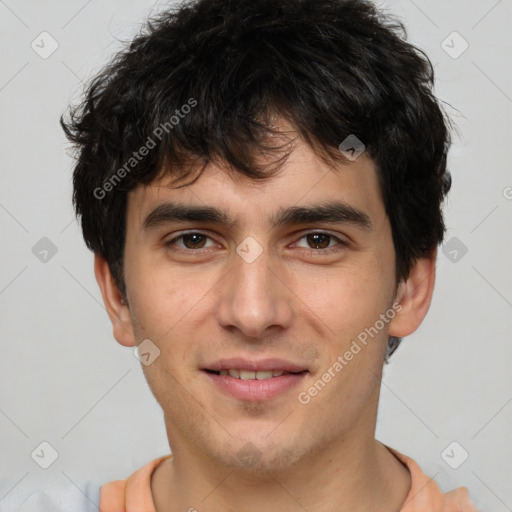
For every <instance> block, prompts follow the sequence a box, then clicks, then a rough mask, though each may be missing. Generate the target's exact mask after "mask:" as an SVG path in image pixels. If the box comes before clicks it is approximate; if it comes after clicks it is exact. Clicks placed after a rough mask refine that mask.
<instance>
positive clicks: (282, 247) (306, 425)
mask: <svg viewBox="0 0 512 512" xmlns="http://www.w3.org/2000/svg"><path fill="white" fill-rule="evenodd" d="M290 130H291V128H290ZM292 133H293V132H292ZM170 184H171V179H170V176H165V177H164V178H161V179H159V180H157V181H155V182H153V183H151V184H150V185H148V186H145V187H143V186H139V187H138V188H136V189H135V190H133V191H132V192H130V193H129V196H128V207H127V233H126V246H125V256H124V265H125V282H126V290H127V304H123V302H122V300H121V295H120V293H119V290H118V289H117V287H116V286H115V284H114V281H113V279H112V275H111V273H110V270H109V267H108V264H107V263H106V261H105V260H104V259H103V258H102V257H100V256H99V255H96V257H95V274H96V278H97V281H98V284H99V286H100V288H101V292H102V295H103V299H104V302H105V305H106V309H107V311H108V314H109V316H110V319H111V321H112V325H113V331H114V337H115V338H116V340H117V341H118V342H119V343H120V344H121V345H123V346H127V347H133V346H135V345H138V344H139V343H140V342H141V341H142V340H144V339H150V340H151V341H152V342H153V343H154V344H155V345H156V346H158V348H159V350H160V351H161V352H160V355H159V357H157V358H156V359H155V360H154V362H153V363H152V364H150V365H148V366H145V365H143V366H142V368H143V371H144V373H145V376H146V379H147V381H148V384H149V386H150V388H151V390H152V392H153V394H154V395H155V397H156V399H157V400H158V402H159V403H160V405H161V407H162V409H163V412H164V418H165V424H166V430H167V436H168V440H169V445H170V447H171V450H172V453H173V457H172V458H170V459H168V460H166V461H165V462H164V463H162V464H161V465H160V466H158V468H157V469H156V471H155V472H154V473H153V477H152V481H151V489H152V493H153V499H154V501H155V506H156V509H157V510H158V511H164V510H165V511H170V512H174V511H184V510H189V509H191V508H192V507H194V508H195V509H196V510H198V511H201V512H202V511H217V510H223V511H230V510H233V511H235V510H236V511H243V512H253V511H261V510H268V509H269V508H268V506H269V503H271V504H272V510H279V511H283V512H288V511H290V512H291V511H301V510H308V511H310V512H331V511H333V510H336V511H338V512H348V511H351V512H352V511H353V510H359V511H373V510H375V511H377V510H379V511H380V512H387V511H389V512H396V511H397V510H399V509H400V508H401V506H402V504H403V503H404V501H405V498H406V496H407V494H408V492H409V489H410V486H411V479H410V474H409V472H408V470H407V468H406V467H405V466H404V465H403V464H402V463H400V462H399V461H398V460H397V459H396V458H395V457H394V456H393V455H392V454H391V453H390V452H389V451H388V450H387V449H386V448H385V447H384V446H383V445H382V444H381V443H379V442H378V441H376V440H375V426H376V416H377V407H378V399H379V391H380V381H381V377H382V368H383V361H384V354H385V348H386V344H387V338H388V336H389V335H394V336H407V335H409V334H411V333H412V332H414V331H415V330H416V329H417V328H418V326H419V325H420V324H421V322H422V320H423V318H424V317H425V315H426V314H427V311H428V309H429V306H430V301H431V297H432V293H433V288H434V281H435V259H436V251H435V250H434V251H433V252H432V254H431V256H430V257H429V258H422V259H419V260H418V261H417V262H416V263H415V264H414V266H413V268H412V270H411V272H410V275H409V277H408V279H407V280H405V281H403V282H401V283H400V284H399V286H398V287H396V286H395V285H396V283H395V279H394V275H395V274H394V265H395V251H394V247H393V242H392V237H391V227H390V224H389V219H388V217H387V216H386V214H385V210H384V205H383V202H382V198H381V195H380V191H379V186H378V181H377V174H376V171H375V167H374V164H373V162H372V161H371V160H370V159H369V158H367V156H366V155H365V153H363V154H362V155H361V156H359V158H357V160H355V161H352V162H347V163H346V164H341V163H340V164H336V166H335V167H334V168H333V167H329V166H328V165H327V164H326V163H325V162H324V161H323V160H321V159H320V158H319V157H318V156H317V155H316V154H315V153H314V151H313V150H312V149H311V147H309V146H308V145H307V144H306V143H305V142H304V141H303V140H301V138H300V137H299V136H298V135H297V137H296V138H295V139H294V149H293V151H292V153H291V154H290V156H289V157H288V159H287V161H286V163H285V164H284V165H283V167H282V168H281V169H280V171H279V173H278V174H277V175H276V176H274V177H272V178H271V179H270V180H269V181H267V182H265V183H263V184H261V183H260V184H255V183H252V182H251V181H250V180H248V179H245V178H244V179H242V178H236V176H233V175H230V174H229V173H227V172H225V170H224V169H222V168H219V167H217V166H215V165H212V164H211V165H209V166H208V167H207V168H206V170H205V172H204V173H203V175H202V176H201V177H200V178H199V179H198V180H197V181H196V182H195V183H194V184H192V185H189V186H186V187H184V188H181V189H173V188H171V186H170ZM331 199H332V200H334V199H337V200H340V199H341V200H343V201H345V202H347V203H349V204H351V205H353V206H354V207H356V208H358V209H360V210H363V211H364V212H365V213H367V215H368V216H369V217H370V219H371V221H372V223H373V225H374V229H373V230H372V231H364V230H362V229H361V228H360V227H358V226H356V225H351V224H346V223H339V224H334V225H333V224H327V223H325V222H321V223H315V224H304V225H292V226H279V227H275V228H274V227H272V225H271V224H270V221H269V216H270V215H271V214H273V213H276V212H277V211H278V209H279V208H281V207H287V206H299V205H300V206H304V205H312V204H317V203H320V202H323V201H326V200H331ZM171 200H172V201H179V202H180V203H183V204H190V205H197V206H204V205H209V206H215V207H218V208H222V209H225V210H226V211H227V212H228V213H229V215H230V216H232V217H233V218H234V219H236V220H237V221H238V225H237V226H236V227H229V226H227V225H210V224H204V223H200V222H180V223H178V222H174V223H168V224H166V225H161V226H159V227H157V228H155V229H153V230H144V229H143V227H142V223H143V221H144V219H145V217H146V216H147V215H148V213H149V212H151V211H152V210H153V209H154V208H155V207H156V206H158V205H159V204H161V203H163V202H165V201H171ZM186 230H187V231H190V230H193V231H198V232H200V233H201V234H204V235H206V237H207V238H204V239H201V238H199V241H200V242H201V243H202V244H203V245H202V250H203V251H206V252H205V253H203V254H201V255H197V254H194V253H193V251H194V250H197V249H194V248H190V247H193V245H192V244H191V243H190V241H189V242H188V245H185V241H184V239H178V240H176V241H175V242H173V244H174V245H170V242H171V240H173V239H175V238H176V237H178V236H179V235H180V234H183V232H184V231H186ZM311 232H322V233H326V234H330V235H332V236H333V237H334V238H330V239H328V240H327V245H328V246H329V247H334V246H335V247H337V248H339V251H337V252H333V253H331V254H326V253H322V252H321V251H325V249H323V248H315V246H314V243H315V241H314V240H313V241H309V242H308V238H307V237H305V235H306V234H308V233H311ZM249 236H250V237H253V238H254V239H256V240H257V241H258V243H259V244H260V246H261V248H262V249H263V252H262V253H261V254H260V256H259V257H258V258H257V259H256V260H255V261H253V262H252V263H247V262H246V261H244V260H243V259H242V258H241V257H240V256H239V255H238V254H237V252H236V248H237V246H238V245H239V244H240V243H241V242H242V241H243V240H244V239H245V238H246V237H249ZM335 237H338V238H339V239H340V240H344V241H347V242H348V245H347V246H342V245H337V244H338V243H339V242H338V240H337V239H336V238H335ZM196 240H197V239H196ZM196 243H197V242H196ZM170 247H174V248H177V249H179V248H181V249H182V251H187V250H188V253H185V252H182V253H177V252H173V251H171V250H170ZM187 248H188V249H187ZM308 250H309V251H310V252H311V251H316V252H315V254H313V255H311V254H308ZM395 291H396V294H395V293H394V292H395ZM395 301H397V302H399V303H400V305H401V310H400V312H396V313H395V316H394V318H393V319H392V320H391V321H389V322H388V323H386V324H385V327H384V328H383V329H382V330H381V331H379V333H378V335H377V336H375V337H374V338H373V339H371V341H369V343H368V344H367V345H366V346H364V348H362V350H361V351H360V352H359V353H358V354H357V355H355V356H354V357H353V359H352V360H351V361H350V362H349V363H348V364H347V365H346V366H345V367H344V368H343V370H342V371H341V372H339V373H337V374H336V377H335V378H333V379H332V380H331V381H330V382H329V383H328V384H327V385H326V386H325V387H324V388H323V389H322V391H321V392H320V393H318V395H317V396H315V397H314V398H313V399H311V401H310V402H309V403H308V404H307V405H304V404H301V403H300V402H299V401H298V399H297V396H298V394H299V393H300V392H301V391H304V390H307V389H308V388H309V387H311V386H312V385H313V383H314V382H315V381H317V380H318V379H319V378H321V376H322V374H323V373H324V372H326V371H327V370H328V368H329V367H332V365H333V363H334V362H335V361H336V360H337V358H338V356H340V355H343V354H344V353H345V352H346V351H347V350H348V349H349V347H350V345H351V343H352V340H354V339H355V338H356V337H357V335H358V334H359V333H361V332H362V331H364V330H365V328H368V327H370V326H373V325H374V324H375V322H376V321H377V320H378V319H379V317H380V315H381V314H382V313H385V312H386V311H388V310H389V309H390V308H391V307H392V304H393V303H394V302H395ZM233 356H243V357H246V358H247V359H251V358H253V359H258V360H261V359H263V358H265V357H279V358H283V359H286V360H288V361H292V362H294V363H297V364H300V365H302V366H304V367H305V368H307V369H308V372H309V373H307V374H306V376H305V377H304V378H303V380H302V382H301V384H300V386H299V387H296V388H294V389H292V390H288V391H286V392H285V393H283V394H282V395H280V396H278V397H275V398H273V399H270V400H266V401H263V402H260V403H256V402H254V401H248V400H247V401H246V400H238V399H235V398H233V397H230V396H226V395H225V394H223V393H221V392H220V391H219V390H218V389H217V388H216V387H215V386H214V385H213V384H212V383H211V379H210V378H209V377H208V376H207V375H206V374H205V373H204V372H203V371H202V370H201V368H204V365H205V364H206V363H208V362H212V361H215V360H217V359H219V358H223V357H233ZM248 443H252V444H251V445H248ZM248 446H249V447H250V449H251V450H253V453H256V454H257V457H256V458H255V460H254V461H253V464H252V465H250V464H248V463H247V460H246V459H243V458H242V457H240V456H239V455H238V454H239V452H240V450H242V449H244V447H245V450H247V449H248Z"/></svg>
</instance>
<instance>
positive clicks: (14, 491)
mask: <svg viewBox="0 0 512 512" xmlns="http://www.w3.org/2000/svg"><path fill="white" fill-rule="evenodd" d="M163 5H164V3H162V2H157V3H156V4H154V3H153V2H151V1H149V0H146V1H145V0H137V1H121V0H115V1H109V2H105V1H103V2H100V1H99V0H89V1H75V0H73V1H70V0H67V1H60V2H59V1H57V0H52V1H45V2H36V1H35V0H33V1H22V0H19V1H16V0H5V1H2V0H0V37H1V41H0V42H1V47H2V60H1V66H0V112H1V116H0V123H1V124H0V130H1V137H0V162H1V167H0V172H1V187H0V223H1V224H0V225H1V228H2V246H1V247H2V251H1V266H0V314H1V322H0V330H1V331H0V332H1V344H2V345H1V346H2V351H1V357H0V376H1V377H0V379H1V385H0V510H7V508H8V507H9V504H10V505H11V506H12V504H13V503H16V502H17V500H18V501H19V500H21V499H22V498H23V496H28V495H29V494H30V493H31V492H33V491H34V490H38V489H46V490H48V492H54V493H57V494H58V492H60V491H59V489H63V488H66V489H67V492H71V493H81V492H83V491H84V488H85V483H86V482H88V481H93V482H94V483H97V484H98V485H100V484H102V483H105V482H106V481H109V480H114V479H120V478H126V477H127V476H128V475H129V474H131V473H132V472H133V471H134V470H135V469H137V468H139V467H141V466H142V465H143V464H145V463H146V462H148V461H149V460H150V459H152V458H154V457H157V456H160V455H164V454H165V453H168V444H167V439H166V435H165V429H164V423H163V419H162V413H161V410H160V408H159V406H158V405H157V404H156V401H155V399H154V398H153V396H152V395H151V393H150V391H149V388H148V386H147V384H146V382H145V380H144V377H143V374H142V371H141V368H140V363H139V361H138V360H137V359H136V358H135V357H134V355H133V353H132V349H130V348H125V347H121V346H120V345H118V344H117V343H116V342H115V340H114V339H113V337H112V330H111V326H110V322H109V320H108V318H107V314H106V312H105V310H104V308H103V304H102V300H101V295H100V292H99V289H98V287H97V284H96V282H95V279H94V274H93V266H92V264H93V256H92V254H91V253H90V252H89V251H88V250H87V249H86V248H85V245H84V243H83V241H82V239H81V234H80V232H79V228H78V225H77V223H76V221H75V220H74V216H73V211H72V207H71V166H72V160H71V158H70V157H69V155H68V153H69V151H68V150H67V149H66V148H68V146H67V143H66V141H65V138H64V135H63V133H62V131H61V128H60V126H59V124H58V118H59V116H60V114H61V113H62V112H63V111H64V109H65V108H66V106H67V104H68V103H69V102H70V101H71V102H72V101H75V100H76V99H77V98H78V97H79V93H80V88H81V84H82V82H83V81H86V80H87V79H88V78H89V77H90V76H91V75H92V73H93V72H94V71H97V70H98V69H99V68H100V66H101V65H103V64H104V63H105V62H106V61H107V59H108V58H109V56H110V55H111V54H112V53H113V52H114V51H115V50H117V49H119V48H120V47H121V42H120V41H121V40H128V39H129V38H130V37H131V36H132V35H133V34H134V33H135V31H137V30H138V28H139V27H140V24H141V23H142V22H143V20H144V18H145V16H146V15H147V14H148V13H150V12H151V11H152V10H158V9H160V8H162V6H163ZM379 5H381V6H383V5H384V6H386V7H387V8H389V9H390V10H391V11H392V12H394V13H396V14H397V15H399V16H400V17H401V18H402V19H403V20H404V21H405V24H406V26H407V27H408V32H409V40H410V41H411V42H413V43H414V44H416V45H418V46H419V47H420V48H422V49H424V50H425V51H426V52H427V54H428V55H429V57H430V58H431V60H432V62H433V63H434V66H435V71H436V73H437V80H436V93H437V95H438V96H439V97H440V98H441V99H442V100H443V101H445V102H447V103H449V104H450V105H452V106H453V107H454V108H450V107H447V109H448V112H449V114H450V115H451V116H452V118H453V120H454V121H455V123H456V124H457V126H458V131H459V135H458V136H457V134H454V146H453V148H452V151H451V154H450V159H449V166H450V170H451V172H452V176H453V187H452V191H451V192H450V196H449V200H448V202H447V204H446V210H445V211H446V221H447V225H448V228H449V230H448V233H447V241H450V240H451V239H452V238H453V237H456V238H457V239H458V240H459V242H457V240H455V241H453V240H452V241H451V242H450V243H452V244H454V243H459V245H460V244H464V246H466V247H467V253H466V254H465V255H463V256H461V254H462V253H461V252H460V251H459V253H458V259H457V261H456V262H453V261H451V260H450V259H449V258H448V257H447V256H446V255H445V254H443V252H442V251H441V249H440V251H439V256H438V266H437V283H436V290H435V293H434V299H433V302H432V305H431V308H430V311H429V314H428V316H427V318H426V320H425V321H424V323H423V324H422V326H421V327H420V328H419V330H418V331H417V332H416V333H414V334H413V335H411V336H409V337H407V338H406V339H405V340H404V341H403V343H402V346H401V347H400V348H399V349H398V351H397V352H396V353H395V354H394V356H393V357H392V358H391V364H390V365H389V366H387V367H386V368H385V376H384V379H383V384H382V394H381V403H380V409H379V419H378V427H377V438H378V439H379V440H381V441H382V442H384V443H386V444H388V445H389V446H392V447H394V448H396V449H398V450H399V451H401V452H402V453H405V454H407V455H409V456H411V457H413V458H414V459H415V460H416V461H417V462H418V463H419V464H420V466H421V467H422V469H423V470H424V471H425V472H426V473H427V474H429V476H432V477H434V478H435V480H436V481H437V482H438V483H439V485H440V486H441V488H442V489H443V490H445V491H447V490H449V489H451V488H453V487H455V486H459V485H465V486H467V487H468V489H469V491H470V494H471V496H472V498H473V500H474V501H475V503H476V504H477V505H478V506H479V507H480V508H481V509H482V510H486V511H496V512H505V511H507V510H512V462H511V461H512V439H511V437H512V429H511V424H512V403H511V402H512V377H511V372H510V366H511V361H512V343H511V334H510V333H511V331H512V272H511V270H510V261H511V259H510V254H511V250H512V229H511V219H512V173H511V162H512V149H511V147H512V128H511V122H510V121H511V112H512V69H511V66H512V65H511V63H512V58H511V53H512V35H511V33H512V32H511V29H510V26H511V21H512V1H510V0H501V1H496V0H482V1H476V0H473V1H467V0H456V1H440V0H437V1H431V2H428V1H426V0H415V1H412V0H394V1H388V2H379ZM43 31H47V32H48V33H49V34H51V36H52V37H53V38H54V39H55V40H56V41H57V42H58V45H59V46H58V49H57V50H56V51H55V52H54V53H53V54H52V55H51V56H50V57H48V58H47V59H43V58H41V57H40V56H39V55H38V54H37V53H36V52H35V51H34V50H33V49H32V48H31V43H32V41H33V40H36V42H37V41H39V40H40V39H38V37H39V34H40V33H41V32H43ZM453 31H457V32H458V33H459V34H460V35H461V36H462V37H463V38H464V40H466V41H467V42H468V44H469V47H468V49H467V50H466V51H465V52H464V53H462V55H460V56H458V58H453V57H452V56H450V55H448V54H447V53H446V52H445V50H444V49H443V48H442V46H441V45H442V42H443V41H444V40H446V41H447V42H446V43H444V44H445V45H449V46H452V47H453V48H451V50H450V51H451V52H452V54H453V53H454V52H458V51H460V49H461V48H462V46H461V44H463V43H462V41H460V40H458V39H457V36H453V35H451V34H452V32H453ZM448 36H450V37H449V38H448V39H446V38H447V37H448ZM454 38H455V39H454ZM39 44H41V43H39ZM47 44H48V42H47ZM45 47H46V48H48V46H45ZM507 187H508V188H507ZM42 237H48V238H49V239H50V240H51V241H52V242H53V244H55V246H56V248H57V253H56V254H55V255H54V256H53V257H51V258H49V259H48V261H47V262H46V263H45V262H42V261H40V260H39V259H38V258H37V257H36V256H35V255H34V254H33V252H32V248H33V247H34V245H35V244H36V243H37V242H38V241H39V240H40V239H41V238H42ZM454 247H455V246H454ZM446 248H447V249H448V250H450V251H453V247H452V246H449V245H447V247H446ZM448 250H447V251H446V252H448ZM452 256H453V255H452ZM43 441H46V442H48V443H49V444H50V445H51V446H53V447H54V449H55V450H56V451H57V452H58V458H57V460H56V461H55V462H54V463H53V464H52V465H51V466H50V467H49V468H48V469H46V470H44V469H42V468H41V467H39V466H38V465H37V464H36V463H35V462H34V460H33V459H32V457H31V453H32V452H33V451H34V450H35V449H36V448H37V447H38V446H39V445H40V443H41V442H43ZM453 441H456V442H457V443H459V444H460V446H462V447H463V449H465V450H466V451H467V452H468V453H469V458H468V459H467V460H466V461H465V462H464V463H463V464H462V465H461V466H460V467H459V468H458V469H452V468H451V467H450V466H449V465H448V464H447V463H446V462H445V461H444V460H443V458H442V456H441V453H442V452H443V450H444V449H445V448H446V447H447V446H448V445H450V443H452V442H453ZM46 453H49V452H48V450H47V451H46ZM448 453H449V454H450V455H452V460H455V461H456V460H457V458H458V457H460V448H456V450H455V451H454V452H451V451H450V450H449V452H448ZM452 464H453V462H452Z"/></svg>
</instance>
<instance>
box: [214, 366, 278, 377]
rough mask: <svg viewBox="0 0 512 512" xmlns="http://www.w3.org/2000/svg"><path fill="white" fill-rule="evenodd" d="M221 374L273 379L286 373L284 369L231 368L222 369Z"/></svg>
mask: <svg viewBox="0 0 512 512" xmlns="http://www.w3.org/2000/svg"><path fill="white" fill-rule="evenodd" d="M219 375H222V376H227V375H229V376H230V377H234V378H235V379H242V380H255V379H256V380H266V379H271V378H272V377H280V376H281V375H284V372H283V371H282V370H268V371H259V372H253V371H250V370H237V369H234V368H230V369H229V370H220V371H219Z"/></svg>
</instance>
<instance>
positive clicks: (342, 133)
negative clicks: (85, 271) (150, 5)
mask: <svg viewBox="0 0 512 512" xmlns="http://www.w3.org/2000/svg"><path fill="white" fill-rule="evenodd" d="M406 39H407V33H406V29H405V27H404V25H403V23H402V22H401V21H399V20H398V19H396V18H395V17H393V16H391V15H389V13H386V14H384V12H383V11H382V10H379V9H377V8H376V7H375V5H374V4H373V3H372V2H370V1H366V0H198V1H188V2H185V3H182V4H180V5H174V6H170V7H169V8H168V9H166V10H165V11H163V12H161V13H160V14H158V15H156V16H154V17H153V18H152V19H150V20H149V21H148V22H147V24H146V25H145V27H144V29H143V30H142V31H141V33H140V34H139V35H138V36H136V37H135V39H134V40H133V41H132V42H131V44H129V45H128V46H127V47H126V48H125V49H124V50H123V51H121V52H119V53H118V54H116V55H115V57H114V58H113V59H112V61H111V62H110V63H109V64H108V65H107V66H106V67H104V68H103V70H102V71H101V72H100V73H98V74H97V75H96V76H95V77H94V78H93V79H92V80H91V82H90V83H89V84H88V86H87V89H86V91H85V95H84V99H83V102H82V103H80V104H78V105H76V106H74V107H71V108H70V111H69V116H68V119H67V120H65V118H64V116H62V117H61V120H60V122H61V125H62V127H63V129H64V131H65V133H66V136H67V137H68V139H69V140H70V141H71V142H72V143H74V148H75V150H76V153H77V160H76V164H75V166H74V173H73V187H74V192H73V204H74V207H75V211H76V214H77V217H79V218H80V220H81V226H82V231H83V236H84V239H85V242H86V244H87V247H88V248H89V249H91V250H92V251H94V252H95V253H99V254H100V255H102V256H103V257H104V258H105V259H106V260H107V262H108V264H109V267H110V269H111V271H112V274H113V277H114V279H115V282H116V284H117V286H118V288H119V290H120V292H121V294H122V295H123V297H125V298H126V289H125V284H124V277H123V253H124V243H125V232H126V204H127V192H128V191H130V190H132V189H134V188H135V187H137V186H138V185H139V184H148V183H150V182H152V181H154V180H155V179H157V178H159V177H161V176H162V175H164V174H168V173H172V175H173V176H176V182H181V181H182V180H185V179H186V178H188V177H190V176H191V175H192V172H193V171H195V170H197V169H200V172H199V174H196V173H195V172H194V173H193V174H194V175H195V178H194V179H193V181H192V183H193V182H194V181H195V180H196V179H197V178H198V177H199V176H200V174H201V172H202V171H203V170H204V168H205V166H206V165H207V164H208V163H212V162H213V163H220V164H223V165H224V166H225V167H226V168H228V169H230V172H238V173H242V174H244V175H246V176H247V177H249V178H251V179H253V180H256V181H262V180H265V179H267V178H269V177H271V176H272V175H273V173H274V171H275V170H277V169H278V168H279V166H280V165H281V164H282V163H283V162H284V161H285V160H286V157H287V155H288V154H289V152H285V153H284V154H283V151H282V150H283V148H286V146H283V145H280V146H279V145H277V146H276V145H274V146H272V145H270V144H269V143H268V141H269V140H276V138H274V139H271V138H270V137H268V135H269V134H271V133H272V132H274V128H273V127H272V126H273V124H272V119H275V115H278V116H280V117H281V118H283V119H285V120H286V121H287V122H288V123H290V124H291V125H292V126H293V127H294V129H295V130H296V131H297V132H298V133H299V134H300V135H301V136H302V137H303V138H304V139H305V141H306V142H307V143H308V144H309V145H310V146H311V147H312V148H313V149H314V150H315V152H316V154H317V155H319V156H321V157H322V158H323V159H325V160H327V161H330V162H336V161H345V162H346V161H347V160H346V159H345V156H344V154H343V153H342V152H341V151H340V150H339V145H340V143H341V142H342V141H343V140H344V139H345V138H346V137H347V136H348V135H355V136H356V137H357V138H358V139H359V140H360V141H362V142H363V143H364V145H365V148H366V154H367V155H368V156H369V157H370V158H371V159H372V161H373V162H374V164H375V166H376V170H377V173H378V177H379V183H380V187H381V192H382V197H383V201H384V206H385V210H386V213H387V215H388V217H389V220H390V224H391V229H392V235H393V243H394V248H395V252H396V272H395V273H396V283H397V284H398V283H399V282H400V281H401V280H403V279H405V278H406V277H407V276H408V275H409V272H410V268H411V265H412V264H413V263H414V262H415V261H416V260H417V259H418V258H420V257H425V256H428V255H430V254H431V251H432V250H434V249H435V248H436V247H437V245H438V244H440V243H441V242H442V241H443V237H444V233H445V230H446V228H445V225H444V222H443V214H442V209H441V206H442V202H443V200H444V197H445V195H446V194H447V192H448V191H449V189H450V186H451V178H450V174H449V172H448V171H447V169H446V158H447V152H448V149H449V147H450V145H451V139H450V130H449V127H450V120H449V118H448V116H447V115H446V113H445V111H444V110H443V108H442V106H441V105H440V103H439V102H438V101H437V99H436V97H435V96H434V94H433V87H434V71H433V67H432V64H431V62H430V60H429V58H428V57H427V55H426V54H425V53H424V52H423V51H422V50H420V49H418V48H416V47H415V46H413V45H412V44H410V43H408V42H406ZM143 148H145V150H144V149H143ZM270 152H275V154H276V155H279V158H276V160H275V162H274V163H275V165H272V167H273V169H270V166H263V167H260V166H258V165H257V161H256V155H257V154H260V155H261V154H265V155H268V154H270ZM226 164H227V165H226ZM187 184H189V183H185V184H184V185H181V186H186V185H187ZM400 341H401V339H400V338H396V337H390V338H389V340H388V350H387V354H386V362H387V361H388V357H389V356H390V355H391V354H392V353H393V352H394V350H395V349H396V348H397V346H398V344H399V343H400Z"/></svg>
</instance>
